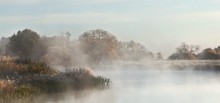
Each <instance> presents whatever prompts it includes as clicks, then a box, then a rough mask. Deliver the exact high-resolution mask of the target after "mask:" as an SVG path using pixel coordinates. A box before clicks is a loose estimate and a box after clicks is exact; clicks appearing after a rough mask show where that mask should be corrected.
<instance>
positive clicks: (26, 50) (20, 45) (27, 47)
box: [7, 29, 40, 59]
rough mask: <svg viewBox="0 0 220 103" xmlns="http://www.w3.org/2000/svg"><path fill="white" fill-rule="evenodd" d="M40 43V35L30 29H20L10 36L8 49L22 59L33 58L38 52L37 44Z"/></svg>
mask: <svg viewBox="0 0 220 103" xmlns="http://www.w3.org/2000/svg"><path fill="white" fill-rule="evenodd" d="M39 43H40V36H39V35H38V34H37V33H36V32H34V31H32V30H30V29H25V30H23V31H18V32H17V34H14V35H12V36H11V37H10V38H9V43H8V46H7V47H8V49H9V50H10V51H11V52H12V53H13V54H14V55H16V56H19V57H20V58H22V59H27V58H28V59H32V57H33V56H34V55H35V53H36V51H37V50H36V46H37V45H39Z"/></svg>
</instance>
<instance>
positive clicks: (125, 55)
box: [118, 41, 154, 61]
mask: <svg viewBox="0 0 220 103" xmlns="http://www.w3.org/2000/svg"><path fill="white" fill-rule="evenodd" d="M118 52H119V56H120V57H121V58H122V59H123V60H132V61H139V60H143V59H152V58H153V57H154V56H153V53H152V52H149V51H147V49H146V48H145V46H143V45H141V44H140V43H136V42H135V41H130V42H120V43H119V47H118Z"/></svg>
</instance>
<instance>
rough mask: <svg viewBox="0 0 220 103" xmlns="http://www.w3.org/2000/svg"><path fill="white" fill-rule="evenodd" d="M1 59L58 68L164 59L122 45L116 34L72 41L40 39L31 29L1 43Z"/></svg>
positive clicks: (91, 35) (91, 34)
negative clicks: (61, 66)
mask: <svg viewBox="0 0 220 103" xmlns="http://www.w3.org/2000/svg"><path fill="white" fill-rule="evenodd" d="M0 53H1V55H8V56H12V57H18V58H20V59H30V60H33V61H43V62H47V63H50V64H54V65H59V64H62V65H65V66H67V65H84V64H91V65H94V64H100V63H111V62H113V61H115V60H116V61H117V60H121V61H141V60H149V59H162V58H163V57H162V54H161V53H156V55H155V54H154V53H152V52H151V51H148V50H147V49H146V47H145V46H143V45H142V44H140V43H138V42H135V41H129V42H125V41H119V40H118V39H117V37H116V36H115V35H113V34H112V33H110V32H108V31H106V30H102V29H96V30H89V31H86V32H84V33H83V34H82V35H80V36H79V38H78V39H75V40H73V39H71V33H69V32H66V33H65V34H63V35H61V36H52V37H47V36H40V35H39V34H38V33H37V32H35V31H32V30H31V29H24V30H22V31H20V30H19V31H18V32H17V33H15V34H13V35H12V36H10V37H2V38H1V41H0Z"/></svg>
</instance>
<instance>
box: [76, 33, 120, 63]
mask: <svg viewBox="0 0 220 103" xmlns="http://www.w3.org/2000/svg"><path fill="white" fill-rule="evenodd" d="M79 40H80V42H81V45H82V50H83V51H84V53H85V54H87V55H88V56H89V59H90V62H91V63H95V64H99V63H100V61H101V60H102V59H104V60H109V59H113V58H115V57H117V56H116V55H117V54H116V48H117V44H118V40H117V38H116V37H115V36H114V35H113V34H111V33H110V32H108V31H105V30H102V29H97V30H90V31H87V32H85V33H83V34H82V35H81V36H80V37H79Z"/></svg>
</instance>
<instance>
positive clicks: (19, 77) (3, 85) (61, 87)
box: [0, 57, 111, 103]
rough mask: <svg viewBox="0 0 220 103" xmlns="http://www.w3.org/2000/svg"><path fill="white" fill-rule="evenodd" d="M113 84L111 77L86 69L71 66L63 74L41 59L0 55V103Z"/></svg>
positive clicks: (12, 102) (99, 87)
mask: <svg viewBox="0 0 220 103" xmlns="http://www.w3.org/2000/svg"><path fill="white" fill-rule="evenodd" d="M110 84H111V81H110V79H107V78H105V77H102V76H97V77H96V76H94V75H93V74H92V71H91V70H89V69H85V68H73V69H68V70H67V71H66V72H62V73H61V72H59V71H56V70H55V69H53V68H51V67H50V66H48V65H46V64H45V63H42V62H35V61H31V60H21V59H16V58H10V57H7V58H6V57H4V58H3V57H0V103H18V101H20V103H23V102H24V100H25V101H27V102H28V101H29V102H31V99H33V98H35V97H36V96H40V95H42V94H44V95H51V94H56V93H62V92H65V91H67V90H81V89H88V88H97V89H106V88H109V86H110ZM32 102H33V101H32Z"/></svg>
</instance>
